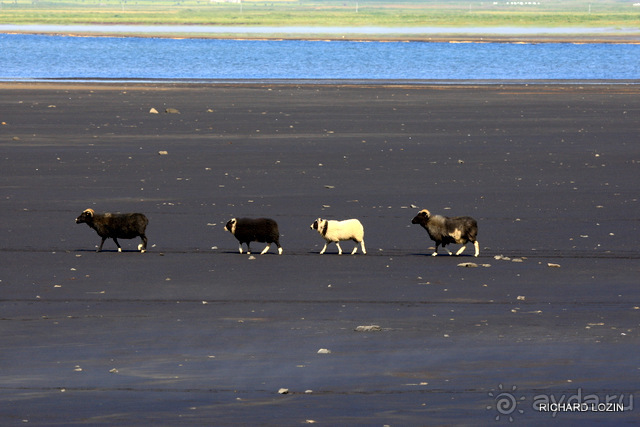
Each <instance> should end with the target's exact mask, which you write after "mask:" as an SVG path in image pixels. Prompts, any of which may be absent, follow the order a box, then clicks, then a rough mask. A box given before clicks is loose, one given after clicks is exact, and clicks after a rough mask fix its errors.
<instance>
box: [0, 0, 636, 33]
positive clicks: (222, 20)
mask: <svg viewBox="0 0 640 427" xmlns="http://www.w3.org/2000/svg"><path fill="white" fill-rule="evenodd" d="M510 3H514V4H510ZM515 3H517V4H515ZM519 3H520V2H510V1H504V0H503V1H499V2H495V3H494V2H492V1H489V2H487V1H483V2H479V1H478V2H462V1H460V2H458V1H446V0H440V1H406V2H392V1H379V0H369V1H366V0H365V1H357V2H356V1H332V0H327V1H323V0H312V1H291V0H270V1H257V0H244V1H242V3H229V2H221V0H220V2H218V1H216V0H211V1H209V0H206V1H205V0H184V1H180V0H178V1H175V0H172V1H168V0H126V1H125V0H73V1H65V0H49V1H46V0H35V1H34V0H10V1H6V0H5V1H0V23H1V24H93V25H98V24H132V25H133V24H138V25H162V24H165V25H168V24H170V25H179V24H184V25H196V24H199V25H234V26H235V25H246V26H332V27H341V26H356V27H357V26H382V27H414V26H434V27H439V26H442V27H445V26H446V27H501V26H505V27H506V26H513V27H591V28H595V27H609V28H635V29H640V7H634V6H633V5H632V2H631V1H624V2H623V1H618V0H603V1H598V2H591V4H590V3H589V2H586V1H579V0H565V1H560V0H558V1H545V2H542V1H540V3H543V4H529V5H526V4H519ZM523 3H526V2H523ZM529 3H536V1H531V2H529Z"/></svg>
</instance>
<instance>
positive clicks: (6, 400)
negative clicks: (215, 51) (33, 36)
mask: <svg viewBox="0 0 640 427" xmlns="http://www.w3.org/2000/svg"><path fill="white" fill-rule="evenodd" d="M639 95H640V87H639V86H638V85H625V84H592V85H588V84H585V85H581V84H551V83H549V84H537V85H524V84H522V85H504V86H503V85H494V84H486V85H472V84H467V85H456V84H451V85H444V86H439V85H429V84H423V85H420V84H402V83H401V82H400V83H398V84H378V85H356V84H353V85H339V84H334V85H321V84H317V85H314V84H306V85H293V84H291V85H287V84H267V83H265V84H258V83H251V84H241V85H232V84H219V85H208V84H160V85H153V84H124V83H122V84H91V83H86V84H79V83H0V122H1V125H0V149H1V151H0V152H1V153H2V155H1V156H0V161H1V171H2V172H1V175H2V193H1V194H2V197H1V199H0V206H1V209H0V224H1V229H0V231H1V233H0V234H1V236H2V237H1V239H0V252H1V256H2V263H1V269H0V289H1V290H2V294H1V299H0V310H1V313H2V314H1V316H0V328H1V329H0V330H1V331H2V336H3V339H2V343H1V344H0V347H1V351H0V367H1V368H0V408H2V409H0V424H2V425H25V424H27V425H46V426H58V425H59V426H63V425H64V426H68V425H75V424H87V425H118V424H120V425H140V424H154V425H168V426H169V425H171V426H175V425H233V424H245V425H300V424H305V423H317V424H319V425H379V426H382V425H392V426H400V425H403V426H405V425H479V424H480V425H492V424H494V423H495V424H497V425H499V424H509V422H510V420H511V419H512V420H513V421H514V422H517V421H520V422H526V423H528V424H530V425H533V424H543V423H544V424H557V425H560V424H561V425H578V424H579V425H590V424H593V425H595V424H603V423H604V424H609V425H614V424H615V425H624V424H629V425H632V424H636V423H637V422H638V421H639V420H640V410H639V409H638V408H636V407H635V405H637V403H636V402H635V401H634V397H637V396H638V393H639V391H640V386H639V384H640V381H639V380H640V359H638V355H637V353H638V347H639V344H640V339H639V333H638V326H639V322H640V287H639V286H638V284H639V279H638V277H639V273H640V263H639V259H640V249H639V243H638V224H639V220H640V210H639V203H638V196H639V194H638V182H639V181H638V179H639V178H640V173H639V168H640V145H639V143H640V140H639V137H640V132H639V131H640V96H639ZM152 108H155V109H156V110H157V111H158V112H159V113H158V114H153V113H150V109H152ZM166 109H177V110H178V111H179V113H165V110H166ZM164 152H166V153H164ZM161 153H162V154H161ZM86 208H92V209H95V210H96V211H100V212H104V211H120V212H132V211H139V212H144V213H145V214H146V215H147V216H148V217H149V221H150V223H149V227H148V229H147V235H148V237H149V251H148V252H147V253H145V254H140V253H138V252H137V251H135V248H136V246H137V244H138V242H139V241H138V240H135V241H133V240H121V243H122V244H123V248H124V249H125V251H124V252H123V253H118V252H116V250H115V249H116V248H115V245H114V244H113V241H108V242H107V243H105V247H104V251H103V252H102V253H96V252H95V249H96V247H97V245H98V243H99V240H100V239H99V237H98V236H97V234H96V233H95V232H94V231H93V230H90V229H89V228H88V227H87V226H86V225H84V224H81V225H76V224H75V223H74V219H75V218H76V217H77V216H78V215H79V214H80V213H81V212H82V211H83V210H84V209H86ZM422 208H427V209H429V210H430V211H431V212H432V213H439V214H443V215H448V216H457V215H471V216H473V217H475V218H476V219H477V220H478V223H479V235H478V240H479V242H480V257H478V258H474V257H472V256H471V255H472V253H473V248H472V247H471V246H470V247H469V248H467V251H466V252H465V253H464V254H463V256H460V257H450V256H446V255H441V256H438V257H431V256H430V253H431V252H432V251H433V249H432V248H431V249H430V247H431V246H433V244H432V242H431V241H430V240H429V239H428V236H427V233H426V232H425V231H424V230H423V229H422V228H420V227H419V226H416V225H412V224H411V219H412V218H413V216H414V215H415V214H416V213H417V212H418V210H419V209H422ZM242 216H267V217H271V218H273V219H275V220H276V221H278V223H279V225H280V232H281V235H282V237H281V243H282V245H283V248H284V254H283V255H282V256H278V255H276V254H275V250H274V248H272V249H271V251H270V253H269V254H265V255H262V256H260V255H258V253H259V251H260V250H261V249H262V248H263V245H262V244H254V245H253V250H254V252H255V256H254V257H250V256H248V255H246V254H244V255H240V254H239V253H238V252H237V242H236V240H235V238H234V237H233V236H232V235H230V234H229V233H228V232H226V231H224V229H223V227H224V224H225V223H226V221H227V220H229V219H230V218H232V217H242ZM320 216H321V217H326V218H330V219H344V218H352V217H356V218H359V219H360V220H361V221H362V223H363V224H364V227H365V242H366V244H367V250H368V253H367V254H366V255H361V254H359V255H355V256H350V255H347V254H344V255H342V256H338V255H337V254H336V249H335V246H331V247H330V248H329V249H328V250H327V253H326V254H324V255H322V256H320V255H318V252H319V250H320V249H321V248H322V246H323V241H322V240H321V238H320V236H318V234H317V233H316V232H315V231H313V230H310V229H309V225H310V224H311V223H312V222H313V221H314V219H316V218H317V217H320ZM342 246H343V249H344V250H345V252H350V250H351V248H352V243H350V242H345V243H344V244H343V245H342ZM454 248H457V246H455V247H454ZM443 253H444V252H443ZM469 262H472V263H476V264H477V265H478V267H475V268H473V267H470V268H469V267H460V266H458V264H460V263H469ZM371 325H378V326H379V327H380V328H379V330H373V331H365V332H361V331H356V329H357V328H358V326H371ZM321 349H326V350H327V351H328V352H320V353H319V350H321ZM281 389H288V392H286V393H284V390H282V393H280V392H279V391H281ZM607 400H608V401H610V402H613V403H615V404H616V405H613V406H612V405H604V403H605V402H606V401H607ZM546 403H552V404H553V403H561V404H562V403H564V404H565V405H563V406H560V407H558V406H557V405H556V406H555V407H554V406H544V404H546ZM567 403H571V404H572V405H573V404H578V406H568V405H566V404H567ZM600 403H602V404H603V405H599V404H600ZM618 404H621V405H618ZM541 407H542V409H548V410H551V411H553V409H556V410H558V411H557V412H548V411H544V412H541V411H540V410H539V409H540V408H541ZM568 409H573V410H568ZM576 409H578V410H576ZM610 410H615V412H610ZM496 419H497V421H496Z"/></svg>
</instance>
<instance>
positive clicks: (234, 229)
mask: <svg viewBox="0 0 640 427" xmlns="http://www.w3.org/2000/svg"><path fill="white" fill-rule="evenodd" d="M224 228H225V229H226V230H227V231H229V232H230V233H231V234H233V235H234V236H235V238H236V239H238V242H240V253H242V252H243V251H242V244H243V243H246V244H247V253H248V254H250V253H251V247H250V244H251V242H261V243H266V244H267V246H266V247H265V248H264V249H263V250H262V252H261V253H260V255H262V254H264V253H266V252H267V251H268V250H269V247H270V246H271V243H275V244H276V246H277V247H278V254H279V255H282V247H281V246H280V232H279V231H278V223H276V222H275V221H274V220H272V219H270V218H233V219H231V220H229V222H227V225H225V227H224Z"/></svg>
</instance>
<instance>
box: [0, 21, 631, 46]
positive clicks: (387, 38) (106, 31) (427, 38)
mask: <svg viewBox="0 0 640 427" xmlns="http://www.w3.org/2000/svg"><path fill="white" fill-rule="evenodd" d="M20 27H22V28H20ZM28 27H32V28H28ZM37 27H39V28H37ZM163 27H164V28H166V31H163ZM186 29H189V30H193V31H183V30H186ZM198 29H200V31H198ZM226 29H229V31H226ZM263 29H264V31H262V30H263ZM359 30H360V29H359V28H357V27H345V28H341V27H321V28H313V27H309V28H305V27H264V28H262V27H248V28H242V27H217V26H210V27H205V26H190V25H171V26H165V25H162V26H150V25H144V26H136V25H131V26H129V25H116V26H110V25H104V26H100V25H91V26H87V28H83V26H79V25H69V26H65V25H16V26H7V25H0V34H29V35H44V36H62V37H120V38H127V37H135V38H166V39H220V40H305V41H350V42H425V43H514V44H529V43H532V44H537V43H572V44H640V30H637V29H625V30H620V31H616V30H612V29H606V28H570V27H569V28H526V27H522V28H520V27H504V28H502V27H489V28H480V27H474V28H466V27H461V28H451V27H443V28H439V27H426V28H424V29H422V28H411V27H408V28H398V29H397V32H394V28H393V27H380V28H377V27H363V28H362V29H361V30H362V31H359ZM420 30H424V31H420ZM485 31H486V32H485Z"/></svg>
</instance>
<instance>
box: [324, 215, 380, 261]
mask: <svg viewBox="0 0 640 427" xmlns="http://www.w3.org/2000/svg"><path fill="white" fill-rule="evenodd" d="M311 228H312V229H313V230H316V231H317V232H318V233H319V234H320V235H321V236H322V238H324V240H325V242H326V243H325V244H324V248H322V250H321V251H320V255H322V254H323V253H324V251H325V250H327V246H328V245H329V243H331V242H335V243H336V246H337V247H338V255H342V248H341V247H340V242H341V241H344V240H353V241H354V242H356V245H355V246H354V248H353V251H352V252H351V255H353V254H355V253H356V252H357V251H358V243H360V245H361V246H362V253H363V254H366V253H367V251H366V250H365V248H364V227H362V223H360V221H358V220H357V219H345V220H344V221H336V220H333V219H332V220H327V219H322V218H318V219H316V220H315V221H314V222H313V224H311Z"/></svg>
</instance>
